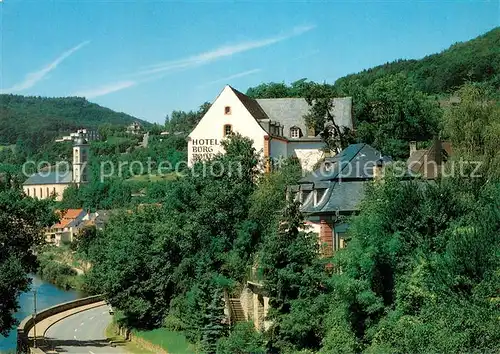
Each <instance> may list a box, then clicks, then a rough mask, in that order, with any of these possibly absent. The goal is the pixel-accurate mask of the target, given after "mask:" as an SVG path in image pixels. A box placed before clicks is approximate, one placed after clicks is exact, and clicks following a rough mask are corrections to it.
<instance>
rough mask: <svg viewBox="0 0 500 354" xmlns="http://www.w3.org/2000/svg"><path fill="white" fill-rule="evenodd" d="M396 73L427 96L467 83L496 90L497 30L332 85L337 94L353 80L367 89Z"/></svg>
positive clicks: (499, 75)
mask: <svg viewBox="0 0 500 354" xmlns="http://www.w3.org/2000/svg"><path fill="white" fill-rule="evenodd" d="M398 73H403V74H405V76H406V75H407V76H408V78H409V79H410V80H411V81H413V82H414V84H415V86H416V88H417V89H419V90H420V91H423V92H426V93H430V94H439V93H447V92H450V91H452V90H454V89H456V88H457V87H458V86H460V85H462V84H464V83H465V82H467V81H472V82H486V83H489V84H491V85H492V86H494V87H497V88H498V87H500V27H497V28H495V29H493V30H491V31H489V32H487V33H485V34H483V35H481V36H479V37H477V38H474V39H472V40H470V41H467V42H460V43H456V44H454V45H452V46H451V47H450V48H448V49H446V50H444V51H442V52H441V53H438V54H432V55H429V56H426V57H424V58H422V59H419V60H396V61H394V62H392V63H386V64H384V65H379V66H376V67H374V68H371V69H367V70H364V71H362V72H360V73H357V74H352V75H347V76H345V77H343V78H340V79H338V80H337V81H336V83H335V86H336V87H337V88H338V89H340V90H341V91H342V89H343V88H345V87H346V86H349V84H350V83H351V82H353V81H358V83H359V84H361V85H362V86H368V85H370V84H372V83H373V82H374V81H375V80H376V79H378V78H381V77H384V76H387V75H391V74H398Z"/></svg>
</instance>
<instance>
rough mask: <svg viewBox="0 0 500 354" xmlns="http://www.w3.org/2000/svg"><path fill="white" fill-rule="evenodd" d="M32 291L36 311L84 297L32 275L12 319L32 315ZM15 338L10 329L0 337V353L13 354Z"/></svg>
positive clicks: (81, 294)
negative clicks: (27, 288) (28, 287)
mask: <svg viewBox="0 0 500 354" xmlns="http://www.w3.org/2000/svg"><path fill="white" fill-rule="evenodd" d="M33 290H36V293H37V298H36V303H37V304H36V307H37V310H38V311H39V310H43V309H46V308H48V307H52V306H55V305H58V304H60V303H63V302H68V301H72V300H76V299H79V298H82V297H83V296H84V294H83V293H81V292H78V291H75V290H64V289H61V288H58V287H57V286H55V285H53V284H51V283H49V282H47V281H44V280H42V279H41V278H40V277H39V276H36V275H32V284H31V291H29V292H26V293H23V294H21V296H19V299H18V302H19V310H18V311H16V313H15V314H14V317H15V318H16V319H17V320H18V321H21V320H22V319H24V318H25V317H27V316H30V315H31V314H32V313H33V309H34V296H33ZM16 338H17V333H16V330H15V329H12V330H11V331H10V332H9V334H8V335H7V337H2V336H0V353H15V351H16Z"/></svg>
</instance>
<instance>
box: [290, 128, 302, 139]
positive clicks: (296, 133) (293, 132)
mask: <svg viewBox="0 0 500 354" xmlns="http://www.w3.org/2000/svg"><path fill="white" fill-rule="evenodd" d="M301 135H302V132H301V131H300V128H299V127H291V128H290V138H300V136H301Z"/></svg>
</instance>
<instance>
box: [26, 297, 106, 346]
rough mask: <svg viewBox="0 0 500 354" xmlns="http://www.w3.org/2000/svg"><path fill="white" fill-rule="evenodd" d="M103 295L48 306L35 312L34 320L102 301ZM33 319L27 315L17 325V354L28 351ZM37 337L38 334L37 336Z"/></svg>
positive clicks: (37, 320)
mask: <svg viewBox="0 0 500 354" xmlns="http://www.w3.org/2000/svg"><path fill="white" fill-rule="evenodd" d="M102 299H103V297H102V295H95V296H89V297H85V298H83V299H78V300H74V301H69V302H65V303H63V304H59V305H56V306H52V307H49V308H48V309H45V310H42V311H40V312H38V313H37V315H36V322H37V323H38V322H40V321H43V320H44V319H46V318H48V317H50V316H53V315H55V314H58V313H60V312H63V311H66V310H70V309H74V308H76V307H80V306H85V305H89V304H93V303H95V302H99V301H102ZM34 323H35V322H34V319H33V316H28V317H26V318H25V319H24V320H22V321H21V323H20V324H19V326H18V327H17V350H16V352H17V353H18V354H21V353H22V354H24V353H29V352H30V348H29V346H30V345H29V344H30V342H29V339H28V334H29V332H30V330H31V328H32V327H33V324H34ZM37 338H38V336H37Z"/></svg>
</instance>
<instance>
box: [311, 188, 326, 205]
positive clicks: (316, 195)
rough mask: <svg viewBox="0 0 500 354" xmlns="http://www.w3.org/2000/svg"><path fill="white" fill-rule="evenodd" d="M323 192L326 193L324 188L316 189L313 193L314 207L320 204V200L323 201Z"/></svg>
mask: <svg viewBox="0 0 500 354" xmlns="http://www.w3.org/2000/svg"><path fill="white" fill-rule="evenodd" d="M325 192H326V189H325V188H318V189H316V190H315V191H314V205H315V206H316V205H318V204H319V203H320V202H321V199H323V196H324V195H325Z"/></svg>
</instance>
